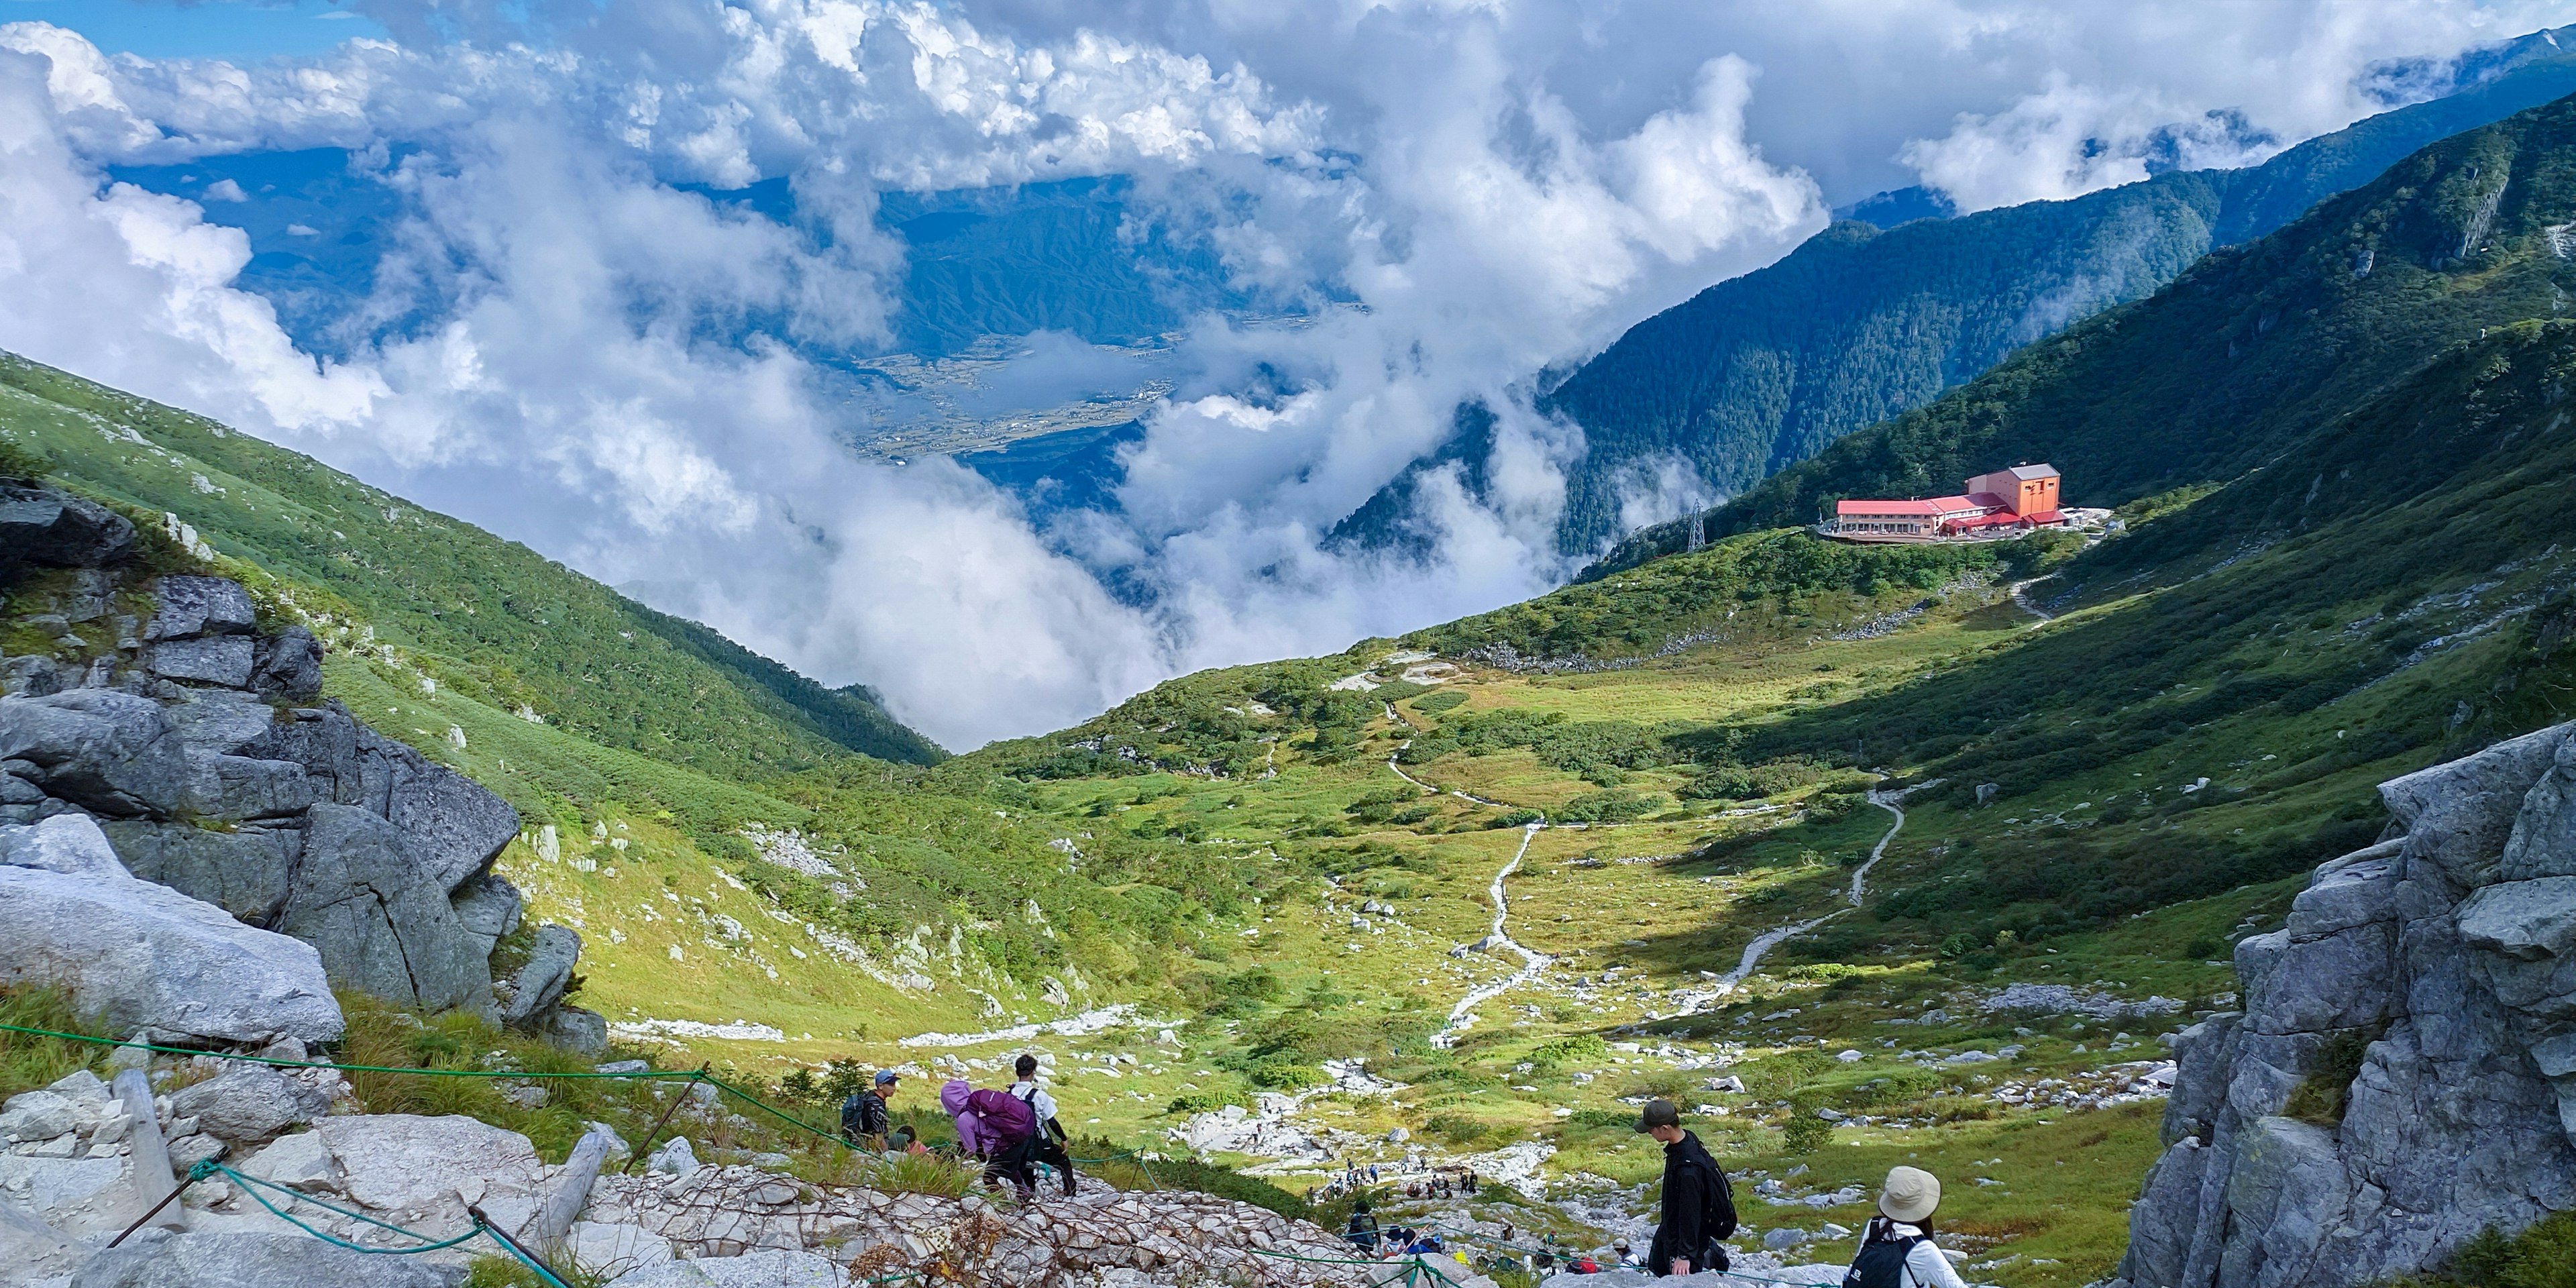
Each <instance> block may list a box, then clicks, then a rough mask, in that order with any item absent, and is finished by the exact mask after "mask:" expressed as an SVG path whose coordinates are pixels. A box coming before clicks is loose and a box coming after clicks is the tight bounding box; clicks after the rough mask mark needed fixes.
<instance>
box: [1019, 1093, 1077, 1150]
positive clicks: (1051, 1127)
mask: <svg viewBox="0 0 2576 1288" xmlns="http://www.w3.org/2000/svg"><path fill="white" fill-rule="evenodd" d="M1019 1099H1020V1103H1021V1104H1024V1105H1027V1106H1028V1107H1029V1117H1031V1118H1035V1117H1037V1116H1038V1089H1037V1087H1036V1086H1034V1085H1032V1086H1030V1088H1029V1094H1027V1095H1025V1096H1022V1097H1020V1098H1019ZM1038 1128H1039V1130H1040V1131H1041V1132H1043V1133H1044V1134H1045V1135H1048V1136H1053V1137H1055V1138H1056V1139H1057V1140H1058V1141H1062V1140H1065V1139H1066V1136H1065V1133H1064V1124H1063V1123H1060V1122H1057V1121H1056V1120H1055V1118H1054V1116H1053V1115H1049V1116H1048V1117H1047V1120H1046V1121H1045V1122H1042V1123H1039V1124H1038Z"/></svg>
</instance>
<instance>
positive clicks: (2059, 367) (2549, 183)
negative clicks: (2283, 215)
mask: <svg viewBox="0 0 2576 1288" xmlns="http://www.w3.org/2000/svg"><path fill="white" fill-rule="evenodd" d="M2571 144H2576V102H2571V101H2568V100H2561V101H2559V102H2556V103H2551V104H2549V105H2547V106H2544V107H2540V108H2535V109H2533V110H2531V111H2529V112H2525V113H2523V114H2521V115H2518V116H2515V117H2513V118H2510V119H2509V120H2506V121H2502V122H2498V123H2497V124H2494V125H2490V126H2486V127H2482V128H2480V129H2477V130H2472V131H2470V132H2468V133H2465V134H2461V135H2457V136H2454V137H2452V138H2449V139H2445V140H2443V141H2442V142H2440V143H2437V144H2434V145H2433V146H2431V147H2428V148H2425V149H2423V150H2422V151H2419V152H2417V153H2415V154H2414V155H2413V156H2410V157H2408V158H2406V159H2405V160H2403V161H2401V162H2399V163H2398V164H2396V165H2394V166H2392V167H2390V168H2389V169H2388V171H2387V172H2386V173H2384V174H2382V175H2381V176H2380V177H2379V178H2378V179H2377V180H2375V181H2373V182H2372V183H2370V184H2369V185H2367V186H2365V187H2363V188H2360V189H2358V190H2355V191H2353V192H2350V193H2346V194H2344V195H2342V196H2340V197H2336V198H2333V199H2331V200H2328V201H2326V202H2323V203H2321V204H2319V205H2318V206H2317V207H2316V208H2315V209H2314V210H2312V211H2310V212H2309V213H2308V214H2307V215H2305V216H2303V217H2302V218H2300V219H2299V220H2298V221H2296V222H2294V223H2292V224H2291V225H2290V226H2288V227H2286V228H2284V229H2282V230H2280V231H2279V232H2276V233H2274V234H2272V235H2270V236H2268V237H2265V238H2263V239H2261V240H2259V241H2256V242H2253V243H2250V244H2248V245H2245V246H2242V247H2234V248H2230V249H2227V250H2223V251H2218V252H2213V253H2212V254H2210V255H2209V256H2208V257H2207V258H2205V259H2204V260H2202V261H2201V262H2200V263H2198V264H2196V265H2194V266H2193V268H2192V269H2191V270H2190V271H2189V272H2187V273H2185V274H2184V275H2183V276H2182V277H2181V278H2180V279H2178V280H2176V281H2175V282H2174V283H2173V284H2172V285H2171V286H2168V287H2167V288H2165V289H2164V290H2163V291H2161V292H2159V293H2157V294H2156V295H2155V296H2154V297H2153V298H2151V299H2148V300H2145V301H2142V302H2140V303H2138V304H2135V305H2131V306H2128V307H2125V308H2122V309H2118V310H2114V311H2112V312H2110V313H2107V314H2104V315H2102V316H2099V317H2096V318H2093V319H2091V320H2089V321H2087V322H2084V323H2082V324H2079V325H2078V326H2076V327H2073V328H2071V329H2070V330H2068V331H2067V332H2066V333H2065V334H2063V335H2060V336H2057V337H2055V338H2052V339H2050V340H2048V341H2046V342H2044V343H2041V344H2036V345H2033V346H2031V347H2030V348H2028V349H2026V350H2024V351H2022V352H2021V353H2019V354H2016V355H2014V357H2013V358H2011V359H2010V360H2009V361H2007V362H2005V363H2004V364H2003V365H2001V366H1999V367H1997V368H1996V369H1995V370H1993V371H1991V372H1989V373H1987V374H1986V375H1984V376H1981V377H1979V378H1978V379H1977V380H1975V381H1973V382H1971V383H1969V384H1967V385H1965V386H1962V387H1961V388H1959V389H1956V390H1953V391H1951V392H1950V393H1948V394H1945V395H1943V396H1942V397H1941V398H1940V399H1939V400H1937V401H1936V402H1934V403H1932V404H1931V405H1929V406H1926V407H1923V408H1921V409H1919V410H1916V411H1913V412H1908V413H1906V414H1905V415H1903V416H1899V417H1897V418H1895V419H1893V420H1890V421H1887V422H1885V423H1884V424H1881V425H1878V426H1875V427H1873V428H1871V429H1869V430H1867V431H1865V432H1862V433H1857V434H1852V435H1849V436H1847V437H1845V438H1843V439H1841V440H1839V441H1837V442H1836V443H1835V444H1834V445H1833V446H1832V447H1830V448H1828V449H1827V450H1826V451H1824V452H1823V453H1822V454H1820V455H1818V456H1817V457H1815V458H1814V459H1812V460H1810V461H1807V462H1805V463H1803V464H1800V465H1798V466H1796V467H1794V468H1792V469H1789V470H1785V471H1783V472H1782V473H1780V474H1777V475H1775V476H1773V477H1772V478H1770V479H1768V480H1765V481H1764V482H1763V483H1762V484H1760V485H1759V486H1757V487H1755V488H1754V489H1752V490H1751V491H1750V492H1748V493H1746V494H1745V495H1744V496H1743V497H1741V498H1739V499H1737V500H1736V501H1734V502H1732V503H1730V504H1728V505H1726V506H1723V507H1720V508H1719V509H1717V510H1715V511H1712V512H1710V514H1709V515H1708V516H1707V521H1708V525H1709V530H1710V531H1711V532H1713V533H1720V534H1722V533H1728V532H1740V531H1749V530H1753V529H1757V528H1766V527H1775V526H1780V525H1783V524H1794V523H1805V522H1812V521H1813V520H1814V519H1815V518H1816V516H1817V515H1818V514H1819V513H1820V512H1821V510H1822V507H1824V506H1826V505H1827V504H1829V503H1830V502H1831V501H1832V500H1833V499H1835V498H1838V497H1848V496H1873V495H1897V496H1903V495H1922V494H1925V493H1929V492H1933V491H1936V490H1939V489H1945V488H1949V487H1953V486H1956V484H1955V483H1954V482H1953V480H1956V479H1959V478H1963V477H1966V476H1967V475H1969V474H1971V473H1975V472H1977V471H1979V470H1983V469H1987V468H1990V467H1991V466H1992V465H1994V464H1995V463H1999V462H2010V461H2016V460H2048V461H2051V462H2053V463H2055V464H2056V465H2057V466H2058V468H2059V469H2060V470H2062V471H2064V472H2065V474H2066V477H2067V482H2066V500H2067V502H2068V503H2069V504H2075V505H2115V504H2120V503H2123V502H2127V501H2130V500H2132V499H2135V498H2139V497H2142V496H2146V495H2148V494H2150V493H2154V492H2161V491H2166V490H2170V489H2177V488H2183V487H2187V486H2194V485H2206V484H2210V483H2217V482H2225V481H2228V480H2231V479H2234V478H2236V477H2238V476H2240V475H2242V474H2244V473H2245V472H2246V471H2248V470H2252V469H2255V468H2258V467H2260V466H2263V465H2264V464H2265V463H2266V462H2267V461H2268V460H2269V459H2270V458H2271V457H2273V456H2274V455H2275V454H2277V453H2279V452H2280V451H2282V450H2284V449H2285V448H2286V447H2288V446H2289V445H2291V444H2293V443H2297V442H2299V441H2301V440H2302V439H2303V438H2304V437H2306V436H2307V435H2309V434H2312V433H2315V432H2317V431H2319V430H2321V429H2323V428H2325V427H2327V426H2329V425H2331V424H2332V423H2333V422H2334V421H2335V420H2336V419H2337V418H2338V417H2341V416H2344V415H2346V414H2348V413H2350V412H2351V411H2353V410H2354V409H2355V408H2356V407H2358V406H2359V405H2360V404H2361V403H2362V402H2363V401H2364V400H2366V399H2368V398H2370V397H2372V396H2374V395H2376V394H2378V393H2379V392H2381V391H2383V390H2385V389H2387V388H2389V387H2391V386H2392V385H2393V384H2394V383H2395V382H2397V381H2399V380H2401V379H2403V378H2405V377H2406V376H2407V375H2408V374H2410V373H2411V372H2413V371H2414V370H2415V369H2416V368H2418V367H2419V366H2421V365H2422V364H2423V363H2425V362H2426V361H2428V360H2429V359H2431V358H2432V357H2433V356H2434V355H2435V354H2437V353H2439V352H2441V351H2442V350H2443V349H2445V348H2446V347H2448V346H2450V345H2453V344H2456V343H2460V342H2462V341H2465V340H2471V339H2475V338H2476V337H2477V336H2478V335H2479V334H2481V332H2483V331H2485V330H2487V329H2489V328H2493V327H2498V326H2503V325H2507V324H2510V323H2513V322H2516V321H2520V320H2523V319H2527V318H2546V317H2550V316H2553V315H2555V314H2556V313H2558V312H2559V311H2560V310H2562V309H2563V308H2564V307H2565V306H2566V302H2567V299H2568V296H2567V292H2566V290H2565V288H2564V286H2562V284H2561V278H2562V276H2563V275H2565V274H2566V273H2567V271H2568V267H2569V265H2568V260H2567V258H2566V254H2567V253H2568V251H2570V250H2571V249H2576V246H2571V245H2570V243H2569V242H2568V241H2567V240H2566V237H2565V231H2566V221H2568V220H2569V219H2571V218H2576V176H2571V173H2570V162H2569V151H2568V150H2569V148H2570V146H2571ZM2571 280H2576V279H2571ZM1686 535H1687V534H1686V532H1685V531H1684V529H1683V526H1682V525H1680V524H1667V525H1664V526H1662V527H1659V528H1654V529H1649V530H1647V531H1644V532H1640V533H1638V534H1637V535H1636V536H1634V537H1632V538H1630V539H1629V540H1628V541H1627V542H1625V543H1623V544H1622V545H1621V546H1620V547H1618V548H1617V549H1616V550H1614V551H1613V552H1612V553H1611V554H1610V555H1609V556H1608V557H1607V558H1605V559H1604V560H1603V561H1602V562H1601V563H1600V564H1599V565H1596V567H1595V569H1594V570H1592V571H1591V572H1588V573H1587V574H1586V575H1587V576H1597V575H1600V574H1601V573H1604V572H1606V571H1608V570H1611V569H1616V568H1619V567H1623V566H1627V565H1630V564H1633V563H1636V562H1638V561H1640V560H1642V559H1644V558H1647V557H1651V556H1652V555H1653V554H1655V553H1657V552H1661V551H1669V550H1674V549H1678V548H1680V546H1681V545H1682V544H1684V542H1685V539H1686Z"/></svg>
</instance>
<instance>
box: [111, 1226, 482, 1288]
mask: <svg viewBox="0 0 2576 1288" xmlns="http://www.w3.org/2000/svg"><path fill="white" fill-rule="evenodd" d="M465 1274H466V1270H465V1267H464V1266H461V1265H444V1264H439V1263H435V1262H424V1261H422V1260H420V1259H419V1258H417V1257H385V1256H371V1255H369V1254H367V1253H364V1252H353V1251H351V1250H349V1249H347V1248H336V1247H333V1246H331V1245H330V1244H327V1243H324V1242H322V1241H321V1240H319V1239H315V1238H312V1237H310V1236H307V1235H304V1234H299V1233H295V1232H293V1231H286V1232H281V1233H264V1234H249V1233H240V1234H187V1235H182V1234H172V1233H169V1232H168V1231H164V1230H150V1231H145V1232H143V1233H141V1234H137V1235H136V1236H134V1237H133V1238H132V1239H129V1240H127V1241H126V1242H125V1243H124V1244H122V1245H119V1246H118V1247H115V1248H111V1249H109V1250H107V1251H105V1252H101V1253H99V1254H98V1255H97V1256H94V1257H92V1258H90V1259H89V1261H88V1262H87V1263H86V1264H84V1265H83V1266H82V1267H81V1268H80V1272H79V1273H78V1274H75V1275H73V1276H72V1277H71V1281H70V1288H277V1285H280V1284H313V1285H321V1284H329V1285H332V1288H456V1285H458V1284H461V1283H463V1282H465Z"/></svg>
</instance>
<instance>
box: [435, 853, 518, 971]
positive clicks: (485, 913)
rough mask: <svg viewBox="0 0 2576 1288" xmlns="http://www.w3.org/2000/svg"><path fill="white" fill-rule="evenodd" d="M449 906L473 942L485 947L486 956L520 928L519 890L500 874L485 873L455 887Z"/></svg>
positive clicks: (449, 899)
mask: <svg viewBox="0 0 2576 1288" xmlns="http://www.w3.org/2000/svg"><path fill="white" fill-rule="evenodd" d="M447 902H448V906H450V907H452V908H454V909H456V920H457V921H458V923H460V924H462V925H463V926H464V927H465V933H467V934H469V935H472V936H474V941H475V942H476V943H478V944H480V945H482V947H483V952H484V955H486V956H489V955H491V952H492V948H493V945H495V944H498V943H499V942H500V941H501V938H502V936H504V935H508V934H511V933H512V932H514V931H516V930H518V928H519V912H520V908H521V907H522V901H521V900H520V898H519V887H517V886H514V885H512V884H510V879H509V878H507V877H505V876H502V875H501V874H500V873H498V872H485V873H483V874H482V875H480V876H476V877H473V878H470V879H468V880H467V881H466V883H465V884H463V885H461V886H458V887H456V892H455V893H454V894H452V895H449V896H448V898H447Z"/></svg>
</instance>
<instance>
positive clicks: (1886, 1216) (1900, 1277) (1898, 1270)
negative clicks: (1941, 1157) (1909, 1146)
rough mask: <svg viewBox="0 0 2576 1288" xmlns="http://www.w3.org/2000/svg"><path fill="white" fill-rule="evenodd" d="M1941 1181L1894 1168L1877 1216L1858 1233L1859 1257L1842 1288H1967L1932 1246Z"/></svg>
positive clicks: (1916, 1169) (1881, 1192)
mask: <svg viewBox="0 0 2576 1288" xmlns="http://www.w3.org/2000/svg"><path fill="white" fill-rule="evenodd" d="M1939 1206H1941V1181H1940V1178H1938V1177H1935V1176H1934V1175H1932V1174H1931V1173H1930V1172H1927V1171H1924V1170H1923V1169H1922V1168H1919V1167H1892V1168H1889V1169H1888V1172H1887V1184H1886V1185H1884V1186H1882V1187H1880V1189H1879V1192H1878V1215H1877V1216H1874V1217H1871V1218H1870V1219H1869V1224H1868V1226H1866V1227H1865V1228H1863V1229H1862V1230H1861V1233H1860V1252H1859V1253H1858V1254H1857V1255H1855V1256H1854V1257H1853V1258H1852V1263H1851V1269H1850V1270H1849V1271H1848V1272H1846V1273H1845V1274H1844V1275H1843V1288H1967V1283H1966V1281H1965V1280H1962V1279H1961V1278H1959V1272H1958V1271H1957V1270H1954V1269H1952V1268H1951V1266H1950V1259H1949V1258H1948V1257H1945V1256H1943V1255H1941V1249H1940V1248H1939V1247H1938V1246H1936V1245H1934V1243H1933V1242H1932V1209H1934V1208H1937V1207H1939Z"/></svg>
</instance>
